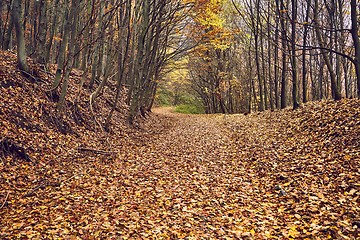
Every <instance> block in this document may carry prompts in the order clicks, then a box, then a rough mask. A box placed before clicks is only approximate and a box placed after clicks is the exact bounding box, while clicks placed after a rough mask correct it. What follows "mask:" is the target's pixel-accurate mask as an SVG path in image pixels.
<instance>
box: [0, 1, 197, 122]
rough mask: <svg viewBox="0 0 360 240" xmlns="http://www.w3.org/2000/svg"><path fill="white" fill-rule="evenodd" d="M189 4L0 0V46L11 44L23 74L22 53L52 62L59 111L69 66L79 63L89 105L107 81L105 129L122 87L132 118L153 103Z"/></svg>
mask: <svg viewBox="0 0 360 240" xmlns="http://www.w3.org/2000/svg"><path fill="white" fill-rule="evenodd" d="M191 5H192V4H191V3H184V2H183V1H181V0H150V1H149V0H135V1H134V0H107V1H101V0H89V1H82V0H54V1H48V0H37V1H31V0H7V1H3V0H1V1H0V13H1V18H0V46H1V48H2V49H3V50H12V49H15V48H16V49H17V54H18V62H19V68H20V69H21V70H22V71H24V72H28V71H29V66H28V64H27V61H26V57H31V58H33V59H34V60H35V61H36V62H37V63H39V64H42V65H43V66H45V67H46V66H48V64H57V70H56V75H55V77H54V79H53V82H52V86H51V91H52V92H54V93H56V92H58V95H59V97H58V102H57V110H58V111H59V113H61V112H62V110H63V108H64V106H65V102H66V96H67V91H68V88H69V84H74V83H70V82H69V75H70V72H71V70H72V69H73V68H77V69H81V70H83V78H82V81H81V83H80V85H79V89H81V88H85V87H86V88H88V89H89V90H90V91H91V97H90V105H92V104H94V103H95V102H96V101H97V98H98V97H99V95H100V94H101V92H102V91H103V90H104V88H105V87H106V86H108V85H110V86H113V87H112V88H111V89H112V90H113V99H112V107H111V109H109V114H108V116H107V117H106V120H105V122H104V127H105V128H107V127H108V126H109V123H110V119H111V117H112V115H113V112H114V111H115V109H116V108H117V104H118V101H119V99H120V97H121V96H122V95H124V94H125V91H123V89H124V88H127V91H126V94H127V104H128V105H129V109H130V110H129V116H128V121H129V123H132V122H133V121H134V119H135V118H136V116H138V115H140V114H142V115H145V114H146V111H149V110H150V109H151V106H152V104H153V99H154V95H155V91H156V87H157V82H158V80H159V78H160V77H161V73H162V69H163V67H164V66H165V65H166V64H167V62H168V61H170V60H173V59H176V58H178V57H180V56H181V55H182V54H183V53H184V52H185V51H186V49H187V44H186V43H185V42H186V40H184V39H183V38H181V37H179V34H178V32H179V31H180V30H179V29H181V28H182V26H183V25H184V19H185V18H186V17H187V14H188V11H189V8H191ZM88 75H90V76H91V79H90V82H88V83H87V84H85V77H86V76H88ZM78 100H79V99H76V101H78ZM75 104H76V103H75Z"/></svg>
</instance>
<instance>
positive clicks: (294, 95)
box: [291, 0, 299, 109]
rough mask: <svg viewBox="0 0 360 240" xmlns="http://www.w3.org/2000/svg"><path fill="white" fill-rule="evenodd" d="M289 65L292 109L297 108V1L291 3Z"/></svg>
mask: <svg viewBox="0 0 360 240" xmlns="http://www.w3.org/2000/svg"><path fill="white" fill-rule="evenodd" d="M291 8H292V9H291V65H292V82H293V84H292V85H293V88H292V98H293V109H297V108H298V107H299V99H298V74H297V59H296V47H295V44H296V22H297V1H296V0H292V1H291Z"/></svg>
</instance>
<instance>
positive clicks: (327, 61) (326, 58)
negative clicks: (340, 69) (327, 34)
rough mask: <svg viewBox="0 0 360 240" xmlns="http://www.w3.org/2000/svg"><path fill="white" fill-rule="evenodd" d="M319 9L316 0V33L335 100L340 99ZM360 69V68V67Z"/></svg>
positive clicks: (316, 0)
mask: <svg viewBox="0 0 360 240" xmlns="http://www.w3.org/2000/svg"><path fill="white" fill-rule="evenodd" d="M318 9H319V3H318V0H315V4H314V22H315V24H316V26H315V33H316V37H317V39H318V42H319V45H320V52H321V55H322V56H323V58H324V61H325V64H326V66H327V68H328V71H329V74H330V83H331V92H332V97H333V98H334V99H335V100H340V99H341V93H340V92H339V88H338V86H337V84H336V76H335V72H334V70H333V68H332V65H331V62H330V59H329V56H328V55H327V53H326V52H325V50H324V49H325V44H324V41H323V39H322V35H321V31H320V28H319V22H318V18H317V17H318ZM359 70H360V69H359Z"/></svg>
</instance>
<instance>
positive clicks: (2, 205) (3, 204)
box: [0, 192, 10, 209]
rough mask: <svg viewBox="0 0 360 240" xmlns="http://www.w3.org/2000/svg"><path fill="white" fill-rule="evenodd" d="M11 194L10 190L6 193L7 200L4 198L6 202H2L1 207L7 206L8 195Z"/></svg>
mask: <svg viewBox="0 0 360 240" xmlns="http://www.w3.org/2000/svg"><path fill="white" fill-rule="evenodd" d="M9 194H10V192H8V193H7V194H6V197H5V200H4V202H3V203H2V204H1V206H0V209H2V208H3V207H4V206H5V204H6V201H7V199H8V197H9Z"/></svg>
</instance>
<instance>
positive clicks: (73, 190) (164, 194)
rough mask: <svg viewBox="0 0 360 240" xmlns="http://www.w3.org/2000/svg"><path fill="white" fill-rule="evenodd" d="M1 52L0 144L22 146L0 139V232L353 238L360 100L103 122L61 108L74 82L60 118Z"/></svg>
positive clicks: (359, 223)
mask: <svg viewBox="0 0 360 240" xmlns="http://www.w3.org/2000/svg"><path fill="white" fill-rule="evenodd" d="M3 54H4V53H3ZM6 54H10V53H6ZM0 62H2V64H3V63H4V62H5V63H6V64H3V65H4V66H2V68H0V96H1V101H0V132H1V136H0V141H3V140H4V139H8V140H11V141H12V142H13V143H14V144H16V145H17V146H22V147H24V149H26V152H27V154H29V156H30V159H23V158H21V154H20V155H19V154H16V153H11V152H10V151H7V150H9V149H4V148H5V147H6V146H4V144H2V146H1V147H2V149H0V157H1V161H0V216H1V219H0V238H1V239H16V238H19V239H291V238H294V239H306V238H307V239H357V238H359V228H360V206H359V202H360V199H359V196H360V173H359V170H360V165H359V159H360V116H359V112H360V101H359V100H342V101H338V102H315V103H309V104H306V105H305V106H303V107H302V108H301V109H299V110H297V111H291V110H283V111H275V112H265V113H260V114H257V113H254V114H250V115H246V116H244V115H192V116H189V115H182V114H175V113H172V112H171V109H164V108H159V109H155V110H154V113H153V114H152V116H151V117H150V118H148V119H147V120H143V121H142V122H141V123H139V126H138V128H137V129H132V128H129V127H127V126H126V125H125V124H124V121H123V118H122V117H123V114H122V113H121V112H118V113H117V115H116V116H115V118H114V121H113V125H112V132H111V133H106V132H102V131H100V130H99V129H97V128H96V123H95V121H94V120H93V118H92V117H91V116H89V114H87V108H88V105H87V102H86V101H85V102H82V103H81V104H80V106H79V109H77V110H76V111H75V110H74V109H73V108H72V106H73V102H71V99H75V98H74V97H73V96H75V95H74V94H75V93H76V92H77V89H76V88H74V89H73V90H72V89H70V93H69V94H70V96H71V97H69V99H70V100H69V103H68V106H67V109H68V111H69V113H68V114H67V116H68V117H67V118H64V119H61V122H60V123H59V122H58V121H59V120H58V119H57V118H56V117H54V116H55V115H54V113H53V112H52V109H54V106H55V103H53V102H51V101H49V99H48V97H47V95H46V90H47V88H48V86H49V83H50V80H47V78H46V76H45V75H44V76H43V77H42V79H43V82H32V81H31V79H30V80H29V79H24V78H23V77H22V76H21V73H19V72H17V71H16V69H15V67H14V66H15V59H14V57H13V55H11V56H6V57H3V58H2V59H0ZM39 71H40V70H39ZM39 75H41V74H39ZM72 77H73V79H72V81H74V82H75V83H76V81H77V79H78V78H77V76H76V73H73V74H72ZM75 86H76V85H75ZM82 94H83V95H85V96H88V94H89V93H88V92H83V93H82ZM105 96H106V95H105ZM106 104H107V103H106V101H105V100H104V99H102V100H101V101H99V103H98V104H97V105H96V106H95V111H96V114H98V121H101V120H102V119H101V116H102V115H104V114H103V113H104V112H106V111H105V110H104V109H106V108H105V106H107V105H106ZM107 108H108V106H107ZM69 116H70V117H69ZM76 119H77V120H78V121H76ZM79 119H80V120H81V121H79ZM59 126H60V127H59ZM62 127H65V128H62ZM62 132H63V133H62ZM3 142H4V141H3Z"/></svg>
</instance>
